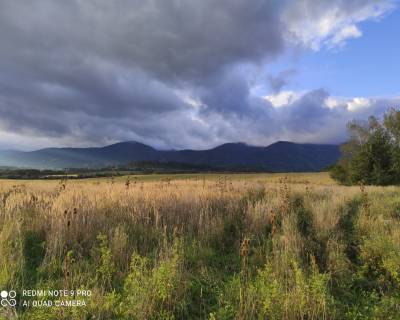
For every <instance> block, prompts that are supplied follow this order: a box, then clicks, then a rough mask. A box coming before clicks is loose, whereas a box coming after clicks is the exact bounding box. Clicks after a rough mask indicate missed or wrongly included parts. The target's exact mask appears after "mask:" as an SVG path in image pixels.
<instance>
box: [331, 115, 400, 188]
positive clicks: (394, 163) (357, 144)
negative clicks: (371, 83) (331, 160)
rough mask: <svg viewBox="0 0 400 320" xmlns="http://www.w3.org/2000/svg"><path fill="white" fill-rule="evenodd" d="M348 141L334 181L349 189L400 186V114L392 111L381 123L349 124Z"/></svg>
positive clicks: (334, 172)
mask: <svg viewBox="0 0 400 320" xmlns="http://www.w3.org/2000/svg"><path fill="white" fill-rule="evenodd" d="M348 131H349V137H350V138H349V141H348V142H347V143H345V144H344V145H342V147H341V151H342V157H341V159H340V160H339V162H338V164H337V165H336V166H334V167H333V168H332V170H331V176H332V178H334V179H336V180H338V181H339V182H341V183H343V184H347V185H352V184H359V183H364V184H372V185H388V184H398V183H399V182H400V111H398V110H396V109H390V110H389V111H388V112H387V113H386V114H385V116H384V118H383V120H382V121H380V120H379V119H377V118H375V117H370V118H369V119H368V121H367V122H357V121H352V122H350V123H349V124H348Z"/></svg>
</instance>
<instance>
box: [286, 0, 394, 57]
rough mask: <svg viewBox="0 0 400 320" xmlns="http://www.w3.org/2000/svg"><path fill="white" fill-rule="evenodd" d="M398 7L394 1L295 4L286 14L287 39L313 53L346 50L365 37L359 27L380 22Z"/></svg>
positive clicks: (292, 3)
mask: <svg viewBox="0 0 400 320" xmlns="http://www.w3.org/2000/svg"><path fill="white" fill-rule="evenodd" d="M394 7H395V3H394V1H392V0H382V1H375V0H348V1H320V0H304V1H293V2H291V3H290V4H289V6H288V7H287V9H286V10H285V11H284V13H283V18H282V19H283V21H284V23H285V25H286V26H287V31H288V32H287V38H288V40H289V41H290V42H292V43H296V44H300V45H302V46H304V47H307V48H311V49H313V50H319V49H321V47H327V48H332V47H336V46H343V45H344V44H345V42H346V40H348V39H350V38H357V37H360V36H361V35H362V32H361V30H360V29H359V28H358V26H357V24H358V23H360V22H363V21H366V20H371V19H378V18H380V17H382V16H383V15H384V14H385V13H387V12H389V11H390V10H392V9H393V8H394Z"/></svg>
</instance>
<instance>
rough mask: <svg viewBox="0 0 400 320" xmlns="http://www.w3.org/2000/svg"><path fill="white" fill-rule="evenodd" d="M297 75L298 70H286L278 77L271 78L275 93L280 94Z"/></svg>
mask: <svg viewBox="0 0 400 320" xmlns="http://www.w3.org/2000/svg"><path fill="white" fill-rule="evenodd" d="M296 73H297V70H296V69H293V68H291V69H286V70H283V71H281V72H279V73H278V74H277V75H276V76H273V75H271V76H269V77H268V81H269V85H270V87H271V89H272V91H273V92H274V93H277V92H280V91H281V90H282V88H283V87H285V86H287V85H288V84H289V81H290V78H291V77H293V76H294V75H295V74H296Z"/></svg>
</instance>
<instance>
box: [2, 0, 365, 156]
mask: <svg viewBox="0 0 400 320" xmlns="http://www.w3.org/2000/svg"><path fill="white" fill-rule="evenodd" d="M301 3H302V4H303V5H304V7H303V6H302V5H301ZM313 3H314V4H318V3H319V1H289V0H287V1H281V2H278V1H270V0H252V1H245V0H218V1H215V0H202V1H189V0H186V1H182V0H151V1H150V0H148V1H147V0H145V1H144V0H129V1H128V0H114V1H109V0H71V1H53V0H36V1H30V0H20V1H14V0H3V1H1V2H0V40H1V46H0V135H1V134H3V135H4V137H5V138H1V136H0V144H3V145H4V144H5V142H7V145H8V146H10V144H12V141H11V142H10V140H9V136H10V135H14V136H16V137H19V138H15V143H16V144H17V145H16V147H18V144H20V141H21V139H22V138H24V139H26V141H31V144H29V143H28V145H31V146H32V147H34V146H39V145H41V144H43V143H46V144H49V143H50V144H53V145H61V144H69V145H91V144H105V143H110V142H114V141H119V140H128V139H134V140H140V141H143V142H146V143H149V144H152V145H155V146H158V147H164V148H167V147H175V148H183V147H209V146H212V145H215V144H217V143H222V142H226V141H238V140H242V141H247V142H249V143H254V144H265V143H269V142H272V141H273V140H276V139H280V138H282V137H283V136H285V137H286V136H287V137H288V139H291V140H296V139H303V138H301V137H302V134H303V133H304V137H307V138H310V137H311V138H313V137H315V133H316V132H318V131H317V130H320V126H321V125H320V124H329V123H331V121H332V122H334V121H335V120H334V119H336V118H337V117H338V114H337V112H339V111H333V110H331V109H329V108H327V107H326V106H324V105H323V101H324V99H326V98H327V96H328V93H326V92H323V91H315V92H310V93H309V94H306V95H304V96H303V97H302V98H301V99H300V100H296V102H293V103H292V104H288V105H287V106H285V107H284V108H281V109H278V108H275V107H274V106H273V105H272V104H271V103H270V102H268V101H267V100H265V99H263V98H262V97H259V96H255V95H254V94H253V93H252V89H253V87H254V80H253V75H254V74H257V72H259V70H261V69H263V68H264V67H265V64H266V63H268V62H269V61H271V60H272V59H274V57H277V56H279V54H281V53H282V52H283V51H284V50H285V48H286V47H287V46H288V45H289V44H288V43H289V42H288V34H291V35H293V32H292V31H293V28H294V27H293V26H298V25H301V23H302V22H304V17H305V16H306V20H307V19H308V18H309V15H310V14H312V15H314V14H316V13H318V12H319V13H320V12H321V10H322V9H321V8H325V9H327V11H328V12H331V11H332V10H331V9H332V8H336V9H337V10H336V12H337V13H338V14H337V16H338V17H339V18H338V21H339V22H340V27H337V26H336V27H335V24H334V23H333V22H332V23H333V26H334V27H332V30H333V31H332V32H334V31H335V30H336V31H340V30H341V29H340V28H341V27H342V26H345V25H346V24H349V23H350V24H353V23H356V22H358V21H362V20H363V19H366V18H367V17H369V15H371V13H368V12H369V11H368V10H369V7H368V6H367V7H366V3H368V4H369V5H371V3H372V1H346V2H345V1H339V0H338V1H332V2H330V3H331V4H330V5H329V6H328V7H322V6H320V5H319V4H318V5H315V6H313ZM314 7H315V8H314ZM304 8H308V9H307V10H310V12H308V11H307V10H306V11H307V12H306V13H305V12H304V10H303V9H304ZM366 8H367V9H368V10H367V9H366ZM328 9H329V10H328ZM357 10H358V11H357ZM360 10H361V11H360ZM367 11H368V12H367ZM315 12H316V13H315ZM357 12H361V13H360V14H362V15H363V17H364V18H363V19H358V20H357V19H355V18H353V17H354V15H355V14H356V13H357ZM339 13H340V14H339ZM346 17H348V19H347V20H346ZM296 30H297V29H296ZM309 30H312V27H310V28H308V29H304V31H307V32H311V31H309ZM332 32H328V35H329V36H331V37H332ZM304 35H305V34H294V36H295V37H297V38H298V39H300V40H301V41H302V42H307V41H308V42H307V43H310V44H312V43H313V42H315V41H317V40H318V39H319V40H320V41H322V40H323V39H324V37H325V35H319V36H318V35H317V36H315V38H312V39H311V38H310V39H309V38H308V37H307V36H304ZM307 35H308V34H307ZM316 39H317V40H316ZM321 39H322V40H321ZM293 72H294V71H293V70H286V71H284V72H282V73H280V74H278V75H277V76H275V77H273V78H271V79H270V82H271V86H272V88H273V90H274V91H275V92H279V91H280V90H281V89H282V88H283V87H284V86H285V85H286V84H287V82H288V80H289V78H290V76H291V75H292V74H293ZM328 109H329V110H328ZM346 110H347V109H346ZM340 112H342V113H346V111H340ZM340 112H339V116H342V115H341V113H340ZM307 118H309V119H312V121H313V125H304V126H303V125H302V123H306V121H307ZM343 118H346V117H345V116H343ZM342 120H343V119H341V121H342ZM299 132H300V133H301V135H300V136H299V135H298V133H299ZM330 137H331V139H332V140H334V138H335V136H334V135H333V134H332V135H330ZM304 139H305V138H304ZM320 139H321V141H322V140H324V139H325V138H324V137H321V138H320ZM5 140H7V141H5ZM325 140H326V139H325ZM35 141H37V142H35ZM23 145H24V147H26V145H27V144H23Z"/></svg>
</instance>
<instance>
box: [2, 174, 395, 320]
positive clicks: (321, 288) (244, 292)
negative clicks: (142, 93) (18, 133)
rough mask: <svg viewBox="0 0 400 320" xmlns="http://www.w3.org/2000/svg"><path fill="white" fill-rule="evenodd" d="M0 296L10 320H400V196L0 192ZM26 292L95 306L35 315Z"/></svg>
mask: <svg viewBox="0 0 400 320" xmlns="http://www.w3.org/2000/svg"><path fill="white" fill-rule="evenodd" d="M0 289H1V290H15V291H16V293H17V297H16V299H17V301H19V303H18V304H17V306H16V307H15V308H12V307H7V306H6V307H0V319H400V188H399V187H392V186H389V187H370V186H368V187H365V186H352V187H347V186H339V185H337V184H336V183H335V182H333V181H332V180H331V179H330V177H329V175H328V174H327V173H316V174H311V173H305V174H301V173H298V174H231V175H220V174H209V175H205V174H198V175H196V174H185V175H144V176H130V177H118V178H115V179H110V178H105V179H87V180H82V181H81V180H59V181H29V180H25V181H15V180H0ZM27 289H31V290H46V289H52V290H55V289H68V290H74V291H75V292H76V291H77V290H90V292H91V296H90V297H87V298H85V300H86V303H87V305H86V306H84V307H80V306H75V307H51V308H47V307H35V308H34V307H24V306H22V305H21V304H20V302H21V301H22V298H23V297H22V290H27ZM40 299H43V300H48V299H49V298H48V297H42V298H40ZM52 299H54V298H52ZM68 299H74V297H72V296H70V297H68Z"/></svg>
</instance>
